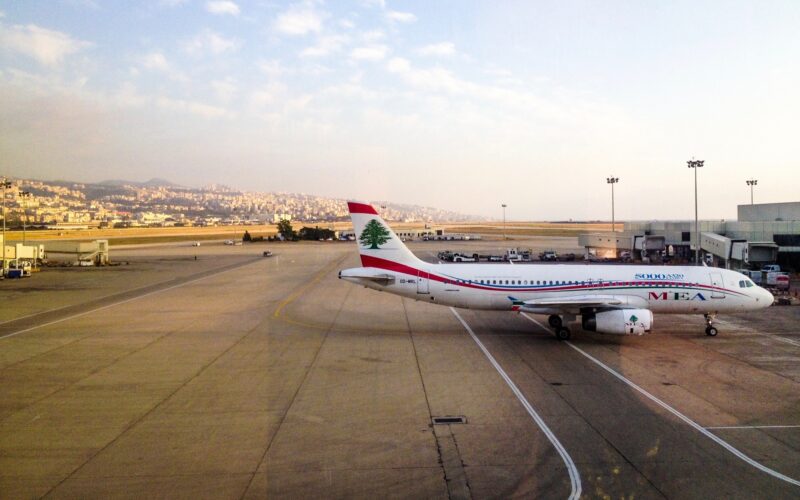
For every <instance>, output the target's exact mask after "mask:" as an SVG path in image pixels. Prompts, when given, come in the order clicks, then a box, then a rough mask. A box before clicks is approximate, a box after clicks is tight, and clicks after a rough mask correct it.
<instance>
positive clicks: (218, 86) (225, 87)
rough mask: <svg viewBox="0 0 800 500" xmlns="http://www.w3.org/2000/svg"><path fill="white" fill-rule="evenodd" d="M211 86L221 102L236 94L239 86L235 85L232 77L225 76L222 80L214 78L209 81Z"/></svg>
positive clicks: (230, 98)
mask: <svg viewBox="0 0 800 500" xmlns="http://www.w3.org/2000/svg"><path fill="white" fill-rule="evenodd" d="M211 88H212V89H213V90H214V93H215V94H217V97H218V98H219V100H220V101H222V102H229V101H231V100H232V99H233V98H234V97H236V94H237V93H238V92H239V87H238V86H237V85H236V82H235V81H234V80H233V79H232V78H226V79H224V80H214V81H213V82H211Z"/></svg>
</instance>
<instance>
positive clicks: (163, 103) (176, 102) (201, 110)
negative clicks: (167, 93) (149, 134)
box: [156, 96, 229, 118]
mask: <svg viewBox="0 0 800 500" xmlns="http://www.w3.org/2000/svg"><path fill="white" fill-rule="evenodd" d="M156 105H157V106H158V107H159V108H161V109H166V110H169V111H179V112H183V113H191V114H193V115H197V116H202V117H203V118H220V117H224V116H227V115H228V114H229V113H228V111H227V110H226V109H225V108H221V107H219V106H213V105H211V104H206V103H203V102H198V101H187V100H184V99H172V98H170V97H164V96H162V97H159V98H158V99H156Z"/></svg>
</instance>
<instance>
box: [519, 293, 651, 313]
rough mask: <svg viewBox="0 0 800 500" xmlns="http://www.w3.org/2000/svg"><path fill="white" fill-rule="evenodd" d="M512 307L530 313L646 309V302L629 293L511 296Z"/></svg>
mask: <svg viewBox="0 0 800 500" xmlns="http://www.w3.org/2000/svg"><path fill="white" fill-rule="evenodd" d="M509 299H512V301H513V304H514V308H515V309H516V310H519V311H525V312H532V313H545V314H547V313H552V314H555V313H557V312H559V311H560V312H579V311H580V310H581V309H582V308H585V307H608V308H612V309H646V308H647V302H646V301H645V300H644V299H642V298H641V297H634V296H630V295H571V296H563V297H544V298H541V299H530V300H524V301H523V300H516V299H513V298H512V297H509Z"/></svg>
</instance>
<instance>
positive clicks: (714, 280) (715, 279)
mask: <svg viewBox="0 0 800 500" xmlns="http://www.w3.org/2000/svg"><path fill="white" fill-rule="evenodd" d="M709 274H710V275H711V286H713V287H718V288H723V287H724V286H725V285H724V282H723V281H722V273H709ZM711 298H712V299H724V298H725V292H723V291H722V290H716V289H715V290H711Z"/></svg>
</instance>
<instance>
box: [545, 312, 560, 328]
mask: <svg viewBox="0 0 800 500" xmlns="http://www.w3.org/2000/svg"><path fill="white" fill-rule="evenodd" d="M547 322H548V323H549V324H550V326H552V327H553V328H555V329H556V330H558V329H559V328H561V324H562V323H561V316H559V315H558V314H551V315H550V316H549V317H548V318H547Z"/></svg>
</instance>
